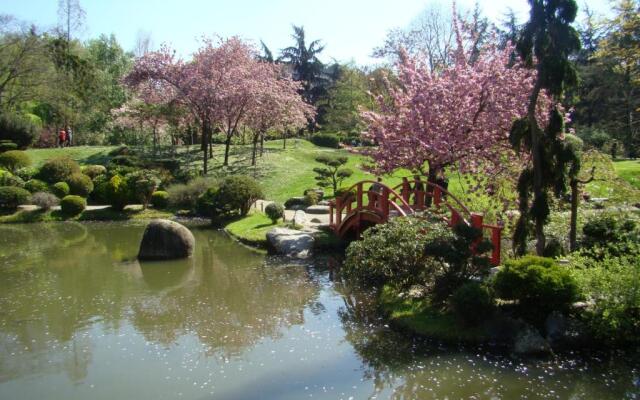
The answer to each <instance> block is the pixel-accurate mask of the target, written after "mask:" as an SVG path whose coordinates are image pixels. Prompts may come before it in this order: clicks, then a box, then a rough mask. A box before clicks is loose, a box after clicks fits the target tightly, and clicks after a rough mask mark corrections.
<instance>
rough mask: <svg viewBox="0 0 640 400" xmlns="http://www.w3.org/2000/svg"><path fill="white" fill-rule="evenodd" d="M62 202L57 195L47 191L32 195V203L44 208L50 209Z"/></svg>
mask: <svg viewBox="0 0 640 400" xmlns="http://www.w3.org/2000/svg"><path fill="white" fill-rule="evenodd" d="M59 203H60V199H58V198H57V197H56V196H55V195H53V194H51V193H47V192H36V193H34V194H33V195H31V204H33V205H36V206H38V207H40V208H41V209H42V210H50V209H51V208H52V207H55V206H57V205H58V204H59Z"/></svg>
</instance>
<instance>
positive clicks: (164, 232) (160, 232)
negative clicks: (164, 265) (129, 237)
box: [138, 219, 196, 260]
mask: <svg viewBox="0 0 640 400" xmlns="http://www.w3.org/2000/svg"><path fill="white" fill-rule="evenodd" d="M195 242H196V240H195V238H194V237H193V233H191V231H190V230H189V229H187V227H185V226H184V225H181V224H179V223H177V222H174V221H169V220H167V219H156V220H153V221H151V222H150V223H149V225H147V228H146V229H145V231H144V234H143V235H142V242H140V250H139V251H138V259H140V260H173V259H176V258H187V257H190V256H191V255H192V254H193V248H194V246H195Z"/></svg>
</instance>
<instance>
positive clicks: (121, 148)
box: [108, 146, 129, 157]
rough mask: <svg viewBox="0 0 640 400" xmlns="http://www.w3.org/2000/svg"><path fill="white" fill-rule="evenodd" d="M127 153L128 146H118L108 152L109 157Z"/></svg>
mask: <svg viewBox="0 0 640 400" xmlns="http://www.w3.org/2000/svg"><path fill="white" fill-rule="evenodd" d="M127 154H129V147H127V146H118V147H116V148H115V149H113V150H111V151H110V152H109V153H108V155H109V156H110V157H115V156H122V155H127Z"/></svg>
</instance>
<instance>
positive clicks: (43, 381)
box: [0, 223, 640, 400]
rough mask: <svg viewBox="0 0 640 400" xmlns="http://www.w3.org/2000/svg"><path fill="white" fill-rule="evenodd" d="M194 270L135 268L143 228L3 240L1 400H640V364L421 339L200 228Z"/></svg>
mask: <svg viewBox="0 0 640 400" xmlns="http://www.w3.org/2000/svg"><path fill="white" fill-rule="evenodd" d="M191 228H192V230H193V232H194V234H195V236H196V240H197V245H196V250H195V255H194V257H193V258H192V259H189V260H183V261H172V262H153V263H139V262H137V261H135V260H134V258H135V255H136V252H137V247H138V243H139V241H140V238H141V236H142V231H143V226H141V225H131V224H124V223H117V224H114V223H109V224H105V223H103V224H99V223H96V224H78V223H60V224H48V225H44V224H42V225H39V224H33V225H24V226H0V399H154V400H159V399H253V398H260V399H302V398H314V399H318V398H319V399H324V398H327V399H349V398H352V399H363V398H371V399H374V398H377V399H386V398H397V399H444V398H450V399H458V398H476V399H480V398H487V399H500V398H504V399H514V398H529V399H534V398H545V399H547V398H562V399H565V398H572V399H582V398H584V399H587V398H593V399H621V398H630V399H631V398H637V397H638V396H639V395H640V390H639V388H638V374H639V371H638V365H637V364H636V362H637V360H638V358H637V357H634V356H630V355H625V354H622V353H616V354H607V355H595V354H591V355H584V354H582V355H578V354H574V355H564V356H561V357H557V358H553V359H546V360H529V361H523V360H517V359H512V358H510V357H509V356H508V355H503V354H500V353H499V352H496V351H493V349H489V348H466V349H465V348H451V347H444V346H441V345H438V344H434V343H431V342H428V341H418V340H411V339H409V338H407V337H405V336H403V335H401V334H399V333H396V332H394V331H393V330H391V329H390V328H389V327H387V326H385V323H384V321H383V320H382V319H381V318H380V317H379V316H378V315H377V314H376V312H375V307H373V306H372V304H371V303H372V302H371V301H370V298H369V297H368V296H367V295H366V294H362V293H357V292H354V291H350V290H349V289H348V288H346V287H344V286H343V285H342V284H340V283H338V282H334V280H333V275H334V274H333V273H332V271H331V270H330V269H329V268H328V267H326V266H325V265H323V264H327V262H326V261H322V260H316V261H314V262H312V263H310V264H293V263H291V262H288V261H285V260H282V259H278V258H272V257H266V256H263V255H260V254H257V253H255V252H252V251H250V250H248V249H246V248H244V247H242V246H240V245H238V244H236V243H235V242H233V241H231V240H229V239H228V238H227V237H226V236H225V235H224V234H222V233H220V232H217V231H214V230H211V229H207V228H205V227H198V226H192V227H191Z"/></svg>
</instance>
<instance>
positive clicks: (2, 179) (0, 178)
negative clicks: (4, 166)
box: [0, 169, 24, 187]
mask: <svg viewBox="0 0 640 400" xmlns="http://www.w3.org/2000/svg"><path fill="white" fill-rule="evenodd" d="M0 186H17V187H23V186H24V181H23V180H22V179H20V177H19V176H16V175H14V174H12V173H11V172H9V171H4V170H1V169H0Z"/></svg>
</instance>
